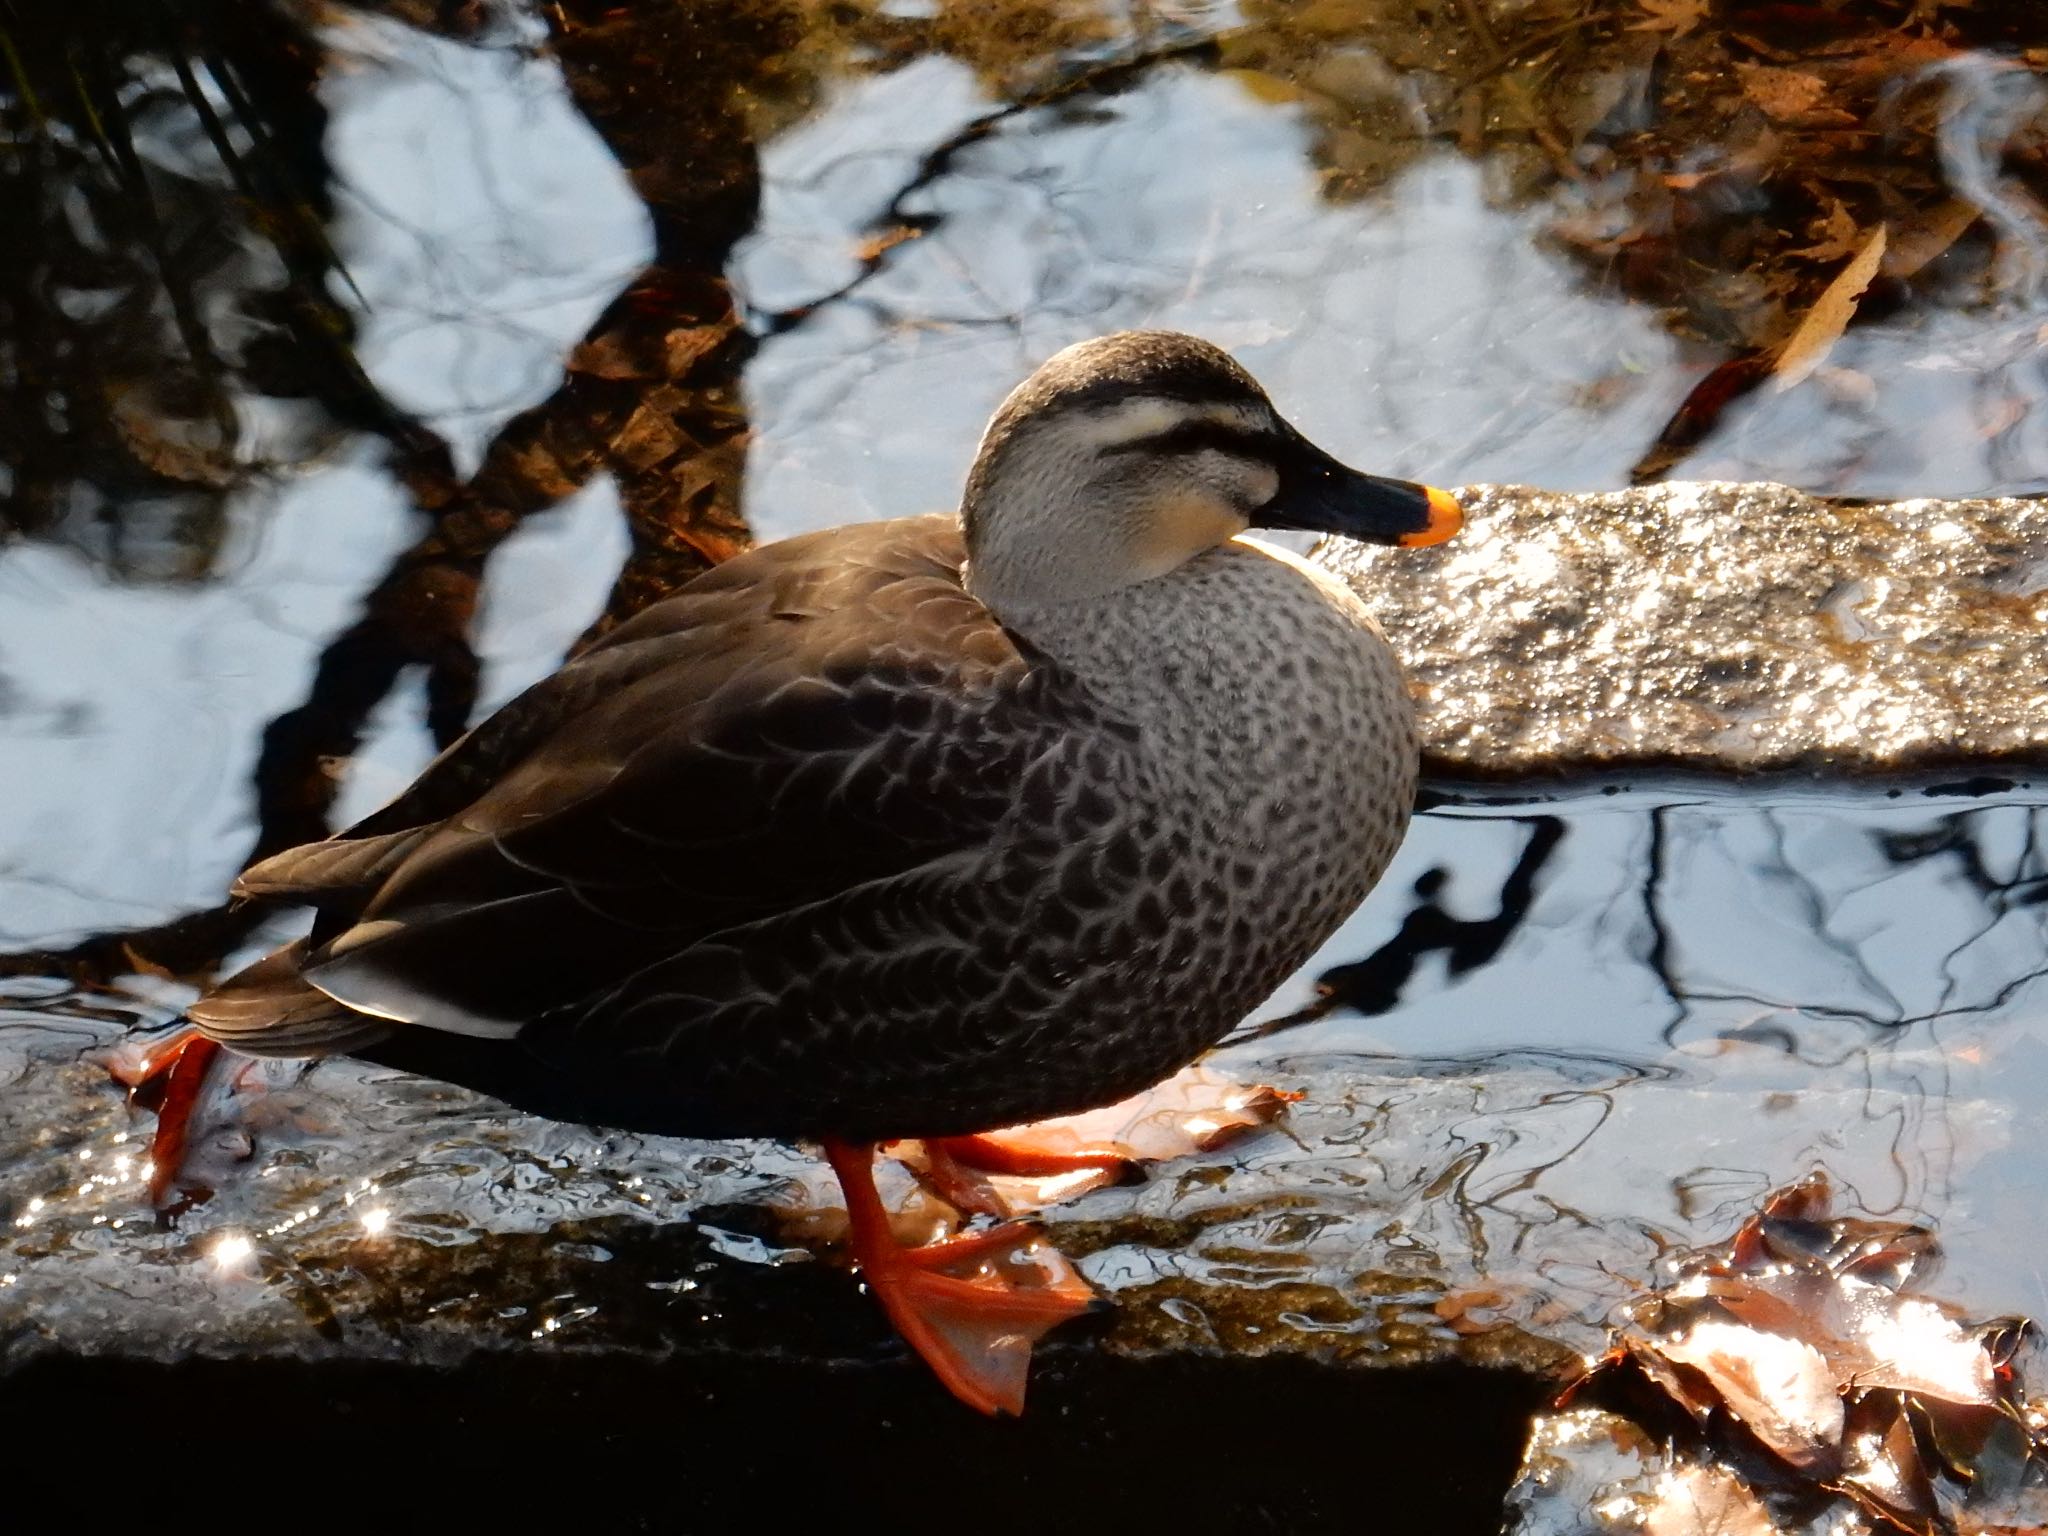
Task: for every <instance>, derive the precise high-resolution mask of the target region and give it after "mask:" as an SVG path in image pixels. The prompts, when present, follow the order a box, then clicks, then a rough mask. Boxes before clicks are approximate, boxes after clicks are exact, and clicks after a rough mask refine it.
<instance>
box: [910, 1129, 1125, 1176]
mask: <svg viewBox="0 0 2048 1536" xmlns="http://www.w3.org/2000/svg"><path fill="white" fill-rule="evenodd" d="M1028 1134H1029V1127H1026V1128H1025V1131H1024V1132H1021V1133H1019V1136H1018V1139H1017V1140H1008V1141H1006V1140H1004V1139H1003V1138H1002V1137H1001V1136H944V1137H939V1138H937V1139H935V1140H932V1141H927V1142H926V1143H925V1144H924V1148H925V1152H926V1154H927V1155H929V1156H932V1157H934V1158H938V1157H945V1158H947V1159H950V1160H951V1161H952V1162H955V1163H958V1164H960V1165H961V1166H962V1167H966V1168H978V1169H980V1170H981V1171H982V1172H983V1173H1006V1174H1009V1175H1011V1176H1013V1177H1015V1178H1022V1179H1050V1178H1056V1177H1057V1176H1059V1175H1060V1174H1063V1173H1106V1174H1112V1175H1114V1176H1115V1179H1116V1180H1121V1179H1124V1178H1127V1177H1129V1176H1130V1175H1131V1174H1132V1173H1133V1172H1135V1171H1136V1169H1137V1166H1138V1159H1137V1158H1136V1157H1134V1156H1131V1155H1130V1154H1128V1153H1124V1152H1119V1151H1117V1150H1116V1149H1115V1148H1113V1147H1109V1146H1101V1147H1085V1148H1081V1149H1078V1150H1074V1151H1056V1150H1054V1149H1052V1148H1049V1147H1038V1146H1032V1145H1030V1143H1029V1142H1028V1140H1026V1139H1024V1138H1025V1137H1027V1136H1028ZM1114 1181H1115V1180H1112V1182H1114Z"/></svg>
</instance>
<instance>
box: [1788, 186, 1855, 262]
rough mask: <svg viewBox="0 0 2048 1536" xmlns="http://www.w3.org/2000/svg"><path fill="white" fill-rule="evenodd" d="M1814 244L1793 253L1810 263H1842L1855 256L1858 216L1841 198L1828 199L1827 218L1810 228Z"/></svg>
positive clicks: (1817, 221)
mask: <svg viewBox="0 0 2048 1536" xmlns="http://www.w3.org/2000/svg"><path fill="white" fill-rule="evenodd" d="M1808 231H1809V233H1811V234H1812V236H1813V244H1811V245H1808V246H1802V247H1801V248H1800V249H1798V250H1796V251H1793V252H1792V253H1791V254H1792V255H1794V256H1803V257H1805V258H1806V259H1807V260H1808V261H1840V260H1842V258H1843V257H1845V256H1851V255H1854V254H1855V251H1856V244H1857V240H1856V237H1857V235H1858V233H1859V231H1858V230H1857V228H1856V216H1855V215H1854V214H1852V213H1850V212H1849V210H1848V209H1847V208H1846V207H1844V206H1843V205H1842V202H1841V200H1840V199H1839V198H1833V197H1831V198H1829V199H1828V211H1827V213H1826V215H1825V216H1823V217H1821V218H1818V219H1815V220H1814V221H1813V223H1812V224H1810V225H1809V226H1808Z"/></svg>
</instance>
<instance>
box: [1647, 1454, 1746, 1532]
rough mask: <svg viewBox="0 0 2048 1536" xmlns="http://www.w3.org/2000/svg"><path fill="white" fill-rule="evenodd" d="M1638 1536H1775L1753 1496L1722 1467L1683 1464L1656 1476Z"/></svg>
mask: <svg viewBox="0 0 2048 1536" xmlns="http://www.w3.org/2000/svg"><path fill="white" fill-rule="evenodd" d="M1655 1496H1656V1502H1655V1503H1653V1504H1652V1505H1651V1506H1650V1507H1649V1508H1648V1509H1646V1510H1645V1511H1643V1515H1642V1530H1643V1536H1777V1532H1778V1529H1779V1527H1778V1524H1777V1522H1776V1521H1774V1520H1772V1519H1771V1517H1770V1513H1769V1512H1768V1511H1767V1510H1766V1509H1765V1508H1764V1506H1763V1504H1762V1502H1761V1501H1760V1500H1759V1499H1758V1498H1757V1496H1756V1495H1755V1494H1753V1493H1751V1492H1750V1491H1749V1489H1748V1488H1747V1487H1745V1486H1744V1485H1743V1483H1742V1482H1741V1481H1740V1480H1739V1479H1738V1478H1737V1477H1736V1476H1735V1474H1734V1473H1732V1472H1730V1471H1728V1470H1727V1469H1726V1468H1723V1467H1707V1466H1701V1465H1700V1464H1699V1463H1698V1462H1683V1463H1681V1464H1679V1465H1678V1466H1675V1467H1673V1468H1672V1469H1671V1470H1670V1471H1669V1472H1666V1473H1665V1474H1664V1475H1663V1476H1662V1477H1660V1478H1658V1479H1657V1482H1656V1484H1655Z"/></svg>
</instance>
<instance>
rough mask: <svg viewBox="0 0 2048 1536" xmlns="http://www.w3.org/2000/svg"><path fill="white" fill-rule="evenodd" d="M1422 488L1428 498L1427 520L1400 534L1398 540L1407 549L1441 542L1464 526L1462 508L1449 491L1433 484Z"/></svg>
mask: <svg viewBox="0 0 2048 1536" xmlns="http://www.w3.org/2000/svg"><path fill="white" fill-rule="evenodd" d="M1422 490H1423V494H1424V495H1426V496H1428V498H1429V522H1428V523H1427V524H1426V525H1424V526H1423V527H1422V528H1420V529H1418V530H1416V531H1415V532H1414V533H1404V534H1402V535H1401V540H1400V542H1401V543H1402V545H1404V546H1405V547H1406V548H1409V549H1420V548H1422V547H1423V546H1425V545H1429V544H1441V543H1443V541H1444V540H1445V539H1448V538H1449V537H1450V536H1451V535H1452V534H1454V533H1456V532H1457V531H1458V530H1459V529H1460V528H1462V527H1464V526H1465V513H1464V509H1463V508H1461V507H1460V506H1459V505H1458V503H1457V499H1456V498H1455V497H1453V496H1452V495H1451V493H1450V492H1449V491H1440V490H1438V489H1437V488H1436V487H1435V486H1433V485H1425V486H1424V487H1423V488H1422Z"/></svg>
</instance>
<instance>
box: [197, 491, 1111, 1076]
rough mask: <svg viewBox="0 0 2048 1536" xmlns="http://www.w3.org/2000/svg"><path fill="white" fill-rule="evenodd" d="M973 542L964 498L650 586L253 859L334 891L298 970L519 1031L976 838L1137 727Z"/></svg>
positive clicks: (316, 897)
mask: <svg viewBox="0 0 2048 1536" xmlns="http://www.w3.org/2000/svg"><path fill="white" fill-rule="evenodd" d="M961 558H962V555H961V551H960V547H959V543H958V535H957V532H956V531H955V530H954V528H953V527H952V525H951V523H950V520H939V519H918V520H914V521H910V522H905V523H899V524H884V525H877V526H876V527H875V528H874V529H863V530H840V531H836V532H835V533H834V534H831V535H825V536H818V537H816V538H813V539H806V540H793V541H789V542H788V543H786V544H779V545H770V546H767V547H764V548H763V549H761V550H758V551H755V552H753V553H751V554H749V555H746V556H742V557H741V558H740V559H738V560H735V561H732V562H729V563H728V564H727V565H726V566H723V567H721V568H720V569H719V570H718V571H716V572H713V573H711V575H712V577H716V578H718V579H717V581H716V582H715V583H712V584H711V585H709V587H708V589H707V588H705V587H703V584H702V583H692V584H691V585H690V586H689V587H687V588H685V589H684V591H683V592H682V593H681V594H679V595H678V596H677V597H675V598H673V599H670V600H669V601H668V602H665V603H663V604H660V605H657V606H656V607H655V608H653V609H650V610H649V611H648V612H647V614H645V615H643V616H642V617H641V619H638V620H635V621H634V624H633V625H629V626H625V627H623V628H622V629H621V630H620V631H619V632H618V633H617V634H616V635H614V636H613V637H610V638H609V639H608V641H607V643H606V644H605V645H603V646H601V647H598V648H595V649H593V650H592V651H591V652H589V653H586V655H585V656H584V657H583V658H580V659H579V660H578V661H576V662H574V663H572V664H571V665H570V666H569V667H567V668H565V669H564V671H563V673H561V674H558V675H557V677H556V678H555V679H551V680H550V682H549V683H548V684H543V685H542V686H541V688H540V689H537V690H535V691H534V692H533V693H531V694H529V695H527V696H526V697H525V698H523V699H522V700H520V701H518V702H516V703H515V704H514V705H512V706H509V707H508V713H511V714H513V715H514V716H515V718H512V719H509V720H506V719H502V718H496V719H493V720H492V721H489V722H486V724H484V725H483V726H481V727H479V728H478V731H477V732H475V733H473V736H472V738H470V739H466V740H465V742H464V743H461V744H459V745H458V746H457V747H456V748H453V749H451V751H450V752H449V753H448V754H446V755H445V756H444V757H443V758H442V759H441V760H439V761H438V762H437V763H436V764H435V765H434V767H433V768H432V769H430V770H429V771H428V774H427V775H425V776H424V777H423V779H422V781H421V783H420V784H419V785H418V786H416V787H415V788H414V789H413V790H410V791H408V792H407V794H406V795H405V796H403V797H401V799H400V801H399V802H396V803H395V805H394V806H393V807H392V808H390V809H388V810H387V811H386V812H383V813H380V817H379V818H372V821H371V822H370V823H367V824H365V825H364V826H363V827H361V828H358V829H352V833H351V834H349V835H345V836H344V837H343V838H341V839H339V840H335V841H334V842H332V843H330V844H323V845H315V847H314V848H313V849H311V850H308V851H306V852H303V853H301V854H300V855H299V856H298V863H297V864H296V866H293V865H289V864H287V865H282V866H281V867H280V869H279V871H278V873H277V874H276V875H275V876H274V877H273V876H271V875H269V874H268V873H267V871H268V870H269V868H270V866H268V865H265V866H259V867H258V868H257V869H256V870H254V871H252V872H251V875H252V877H254V876H259V875H260V876H263V877H264V878H265V879H274V881H275V884H276V886H277V887H279V888H285V889H290V890H292V891H295V892H299V893H303V896H302V899H307V898H309V899H311V900H312V901H314V903H315V904H317V905H321V906H322V907H323V909H324V911H323V917H322V919H321V920H320V922H319V923H318V924H317V925H316V927H315V930H314V945H313V947H312V948H311V949H310V950H309V951H308V952H307V953H306V955H305V957H304V959H303V961H302V963H301V966H300V972H301V974H302V975H303V976H304V977H305V979H306V980H307V981H309V982H311V983H312V985H314V986H315V987H317V988H319V989H320V991H322V992H324V993H326V994H327V995H329V996H330V997H332V998H334V999H336V1000H338V1001H340V1002H342V1003H344V1004H346V1005H347V1006H348V1007H349V1008H351V1009H355V1010H358V1011H359V1012H361V1013H367V1014H371V1015H374V1016H377V1017H380V1018H384V1019H388V1020H392V1021H395V1022H399V1023H413V1024H422V1025H428V1026H432V1027H435V1028H439V1029H444V1030H451V1031H454V1032H457V1033H463V1034H472V1035H481V1036H498V1037H509V1036H510V1035H512V1034H514V1033H516V1032H517V1031H518V1029H519V1028H520V1026H521V1025H522V1024H524V1023H525V1022H527V1021H528V1020H531V1019H533V1018H535V1017H537V1016H539V1015H541V1014H544V1013H547V1012H549V1011H551V1010H555V1009H559V1008H564V1007H572V1006H573V1005H575V1004H576V1003H577V1002H578V1001H579V1000H581V999H586V998H589V997H592V996H595V995H597V994H599V993H602V992H604V991H606V990H608V989H610V988H612V987H614V986H616V985H617V984H618V983H620V982H621V981H622V980H624V979H625V978H626V977H628V976H630V975H632V974H634V973H635V972H637V971H639V970H641V969H643V968H645V967H646V966H648V965H650V964H653V963H654V962H656V961H659V960H661V959H663V958H665V957H667V956H671V955H674V954H676V953H678V952H679V951H680V950H682V949H684V948H687V947H688V946H689V945H690V944H692V943H693V942H695V941H696V940H697V939H699V938H701V937H702V936H704V935H707V934H710V933H713V932H717V931H719V930H721V929H726V928H729V927H732V926H734V925H736V924H741V923H746V922H751V921H755V920H758V919H760V918H762V917H764V916H769V915H773V914H776V913H780V912H787V911H791V910H793V909H796V908H800V907H804V906H807V905H810V904H812V903H816V902H820V901H824V900H827V899H829V898H831V897H832V896H835V895H837V894H839V893H841V892H844V891H846V890H848V889H849V888H851V887H853V886H856V885H860V884H862V883H864V882H868V881H875V880H881V879H885V878H887V877H890V876H893V875H900V874H904V873H907V872H910V871H914V870H916V869H918V868H920V867H922V866H925V865H928V864H931V863H933V862H935V861H941V860H946V859H949V858H957V857H958V856H959V855H960V854H962V853H963V852H967V851H971V850H973V849H975V848H978V847H980V846H983V845H985V844H986V843H987V841H988V839H989V838H990V837H991V835H992V834H993V832H994V830H995V828H996V827H997V826H998V825H999V824H1000V823H1001V822H1002V820H1003V818H1004V817H1005V815H1006V814H1008V813H1009V812H1010V811H1011V810H1012V809H1013V807H1014V806H1015V804H1016V803H1017V800H1018V798H1019V796H1020V794H1023V793H1026V792H1027V786H1028V785H1030V784H1033V783H1040V784H1042V783H1044V782H1045V779H1046V776H1045V774H1044V773H1043V772H1042V771H1041V772H1036V773H1035V772H1034V769H1042V767H1043V765H1044V764H1045V763H1046V762H1047V760H1048V759H1050V758H1053V757H1058V756H1060V755H1061V754H1062V753H1064V752H1069V751H1071V750H1072V744H1073V743H1074V742H1076V741H1085V742H1088V743H1090V744H1092V746H1091V750H1094V751H1097V752H1100V751H1103V750H1117V748H1115V747H1105V745H1104V743H1121V744H1123V746H1125V747H1127V746H1128V745H1129V744H1130V743H1131V742H1132V741H1133V740H1134V737H1135V733H1134V732H1132V731H1131V730H1130V729H1129V728H1128V727H1126V726H1124V725H1122V724H1121V723H1120V722H1118V721H1115V720H1113V719H1111V718H1109V716H1108V715H1107V714H1106V712H1105V711H1104V710H1103V709H1102V707H1101V706H1100V705H1099V703H1098V702H1097V701H1096V700H1095V699H1094V698H1093V697H1092V696H1091V695H1089V694H1088V693H1087V691H1086V690H1085V689H1083V688H1082V687H1081V686H1079V685H1078V684H1077V683H1076V682H1075V681H1074V680H1073V679H1072V678H1071V677H1069V676H1067V675H1066V674H1064V673H1062V672H1060V671H1059V670H1058V669H1057V668H1056V667H1054V666H1052V665H1050V664H1049V663H1047V662H1045V661H1044V660H1043V659H1042V658H1037V657H1033V656H1028V655H1026V654H1025V653H1024V652H1023V651H1022V650H1021V649H1020V647H1019V645H1018V643H1017V642H1016V641H1015V640H1014V639H1013V638H1012V637H1011V636H1010V635H1009V634H1007V633H1006V632H1005V631H1004V630H1003V629H1002V628H1001V627H1000V626H999V625H997V624H996V623H995V622H994V621H993V620H992V619H991V618H990V617H989V616H988V614H987V612H986V610H985V609H983V608H982V607H981V605H980V604H979V603H977V602H975V601H974V600H973V599H972V598H970V597H968V596H967V594H966V593H965V592H964V591H963V590H962V589H961V586H960V580H959V569H960V561H961ZM703 580H704V582H710V581H711V578H704V579H703ZM485 765H489V767H490V768H493V769H495V772H494V773H493V772H487V771H486V767H485ZM479 781H486V782H487V786H488V787H486V788H484V789H482V791H481V793H477V794H475V795H474V796H473V797H471V798H468V799H467V800H465V801H463V802H462V803H460V804H459V805H457V806H456V808H455V809H453V810H452V811H449V812H446V813H443V815H442V816H441V817H440V818H439V819H438V820H431V821H430V820H426V819H425V818H426V817H427V816H429V815H430V814H431V813H432V812H433V811H435V810H437V809H439V807H440V805H441V804H443V803H445V802H444V800H443V799H442V798H441V797H444V796H445V797H447V798H450V799H459V798H460V797H461V794H462V792H463V791H464V790H465V789H467V788H468V787H469V786H471V785H474V784H476V783H478V782H479ZM400 807H408V809H406V810H404V811H400V809H399V808H400ZM1076 814H1079V815H1081V816H1082V819H1083V820H1085V819H1086V814H1087V813H1086V807H1082V808H1081V810H1079V811H1077V812H1076ZM380 818H381V820H380ZM407 820H411V821H413V822H414V824H413V825H409V826H408V825H403V824H400V825H392V824H391V823H392V822H393V821H399V822H401V823H402V822H404V821H407ZM1076 830H1077V831H1083V832H1085V828H1081V827H1078V826H1077V827H1076ZM350 845H354V846H353V847H351V846H350ZM323 849H325V850H327V851H325V852H323V851H322V850H323ZM273 862H276V861H273ZM294 881H296V882H297V883H296V884H293V883H291V882H294ZM232 985H233V984H232V983H230V984H229V986H230V988H231V987H232ZM224 990H226V989H224ZM195 1017H197V1018H199V1019H200V1020H201V1022H202V1023H204V1021H205V1019H204V1005H202V1008H201V1011H200V1012H198V1013H196V1014H195ZM246 1022H247V1020H246V1010H245V1011H244V1018H243V1024H244V1027H243V1030H242V1034H243V1036H244V1038H245V1039H246V1038H247V1037H248V1031H247V1028H246ZM238 1043H239V1042H238Z"/></svg>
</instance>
